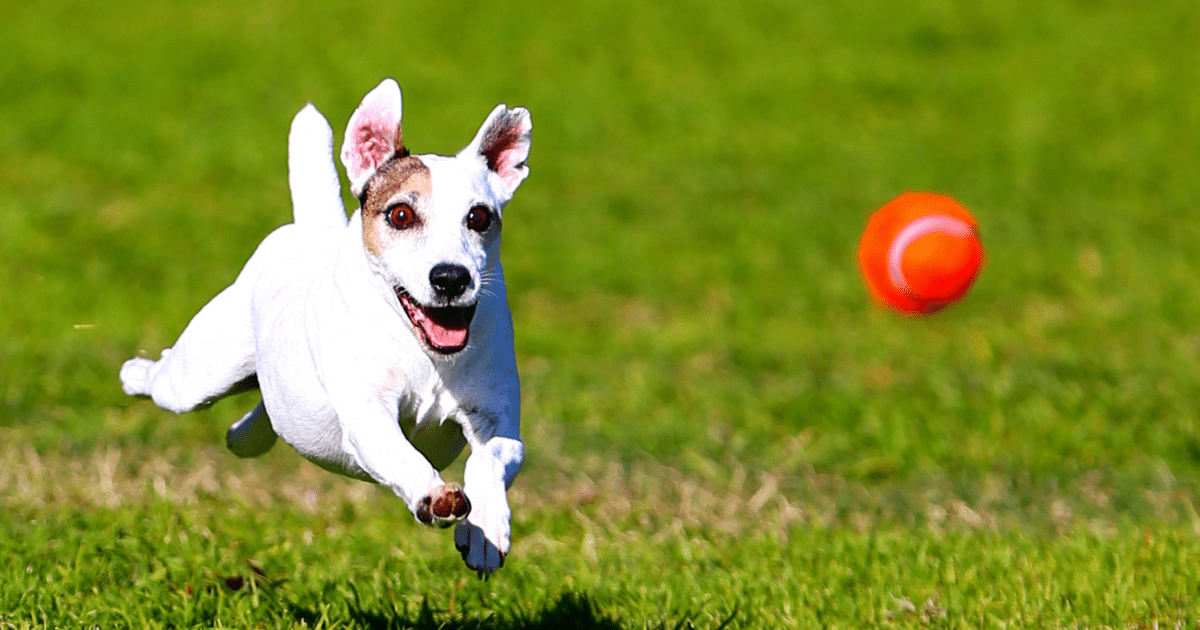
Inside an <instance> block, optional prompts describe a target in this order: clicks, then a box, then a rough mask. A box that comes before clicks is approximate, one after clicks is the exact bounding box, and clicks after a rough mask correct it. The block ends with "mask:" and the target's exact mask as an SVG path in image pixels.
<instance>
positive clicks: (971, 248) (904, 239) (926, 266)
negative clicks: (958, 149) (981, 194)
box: [858, 192, 984, 315]
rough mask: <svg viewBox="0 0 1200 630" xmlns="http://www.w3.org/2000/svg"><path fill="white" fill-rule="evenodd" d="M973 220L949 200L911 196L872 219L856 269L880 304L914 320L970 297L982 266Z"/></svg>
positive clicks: (929, 195) (928, 195)
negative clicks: (969, 293) (970, 290)
mask: <svg viewBox="0 0 1200 630" xmlns="http://www.w3.org/2000/svg"><path fill="white" fill-rule="evenodd" d="M983 259H984V256H983V243H981V242H980V240H979V226H978V224H977V223H976V222H975V217H973V216H971V213H970V212H968V211H967V209H966V208H963V207H962V206H961V205H959V204H958V202H957V201H955V200H953V199H951V198H950V197H947V196H945V195H937V194H933V193H917V192H907V193H904V194H902V195H900V196H899V197H896V198H895V199H893V200H891V201H889V202H888V203H887V204H885V205H884V206H883V207H882V208H880V209H879V210H878V211H876V212H875V214H873V215H871V218H870V220H869V221H867V228H866V230H864V231H863V236H862V241H861V242H860V243H859V245H858V267H859V271H861V272H862V277H863V280H864V281H865V282H866V284H867V289H868V291H870V293H871V297H873V298H874V299H875V300H876V301H878V302H880V303H883V304H887V305H888V306H891V307H892V308H894V309H896V310H898V311H900V312H902V313H907V314H910V315H925V314H928V313H933V312H934V311H938V310H941V309H942V308H944V307H946V306H948V305H949V304H952V303H954V302H955V301H957V300H959V299H960V298H962V296H964V295H966V293H967V290H968V289H970V288H971V285H972V284H973V283H974V282H975V278H976V277H977V276H978V275H979V270H980V269H981V268H982V267H983Z"/></svg>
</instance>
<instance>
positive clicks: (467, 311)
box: [120, 79, 533, 578]
mask: <svg viewBox="0 0 1200 630" xmlns="http://www.w3.org/2000/svg"><path fill="white" fill-rule="evenodd" d="M401 112H402V108H401V95H400V87H399V85H397V83H396V82H395V81H394V80H392V79H386V80H384V81H383V82H382V83H380V84H379V86H377V87H376V88H375V89H373V90H372V91H371V92H370V93H368V94H367V95H366V96H365V97H364V98H363V100H362V103H361V104H360V105H359V106H358V108H357V109H356V110H355V112H354V114H353V116H352V117H351V118H350V122H349V124H348V125H347V127H346V136H345V139H344V141H343V145H342V151H341V161H342V164H343V165H344V166H345V168H346V174H347V177H348V179H349V181H350V188H351V191H352V192H353V193H354V195H355V196H356V197H357V198H358V200H359V203H360V207H359V209H357V210H356V211H355V212H354V214H353V215H352V216H351V217H350V218H349V220H347V217H346V211H345V208H344V206H343V205H342V196H341V183H340V180H339V179H338V174H337V170H336V167H335V165H334V162H333V132H332V130H331V129H330V127H329V123H328V122H327V121H326V120H325V118H324V116H322V115H321V113H320V112H319V111H317V109H316V108H315V107H313V105H312V104H311V103H310V104H308V105H307V106H306V107H304V108H303V109H302V110H300V112H299V113H298V114H296V116H295V118H294V119H293V121H292V126H291V131H290V133H289V136H288V171H289V173H288V179H289V185H290V188H291V194H292V205H293V216H294V222H293V223H291V224H288V225H284V226H282V227H280V228H278V229H276V230H275V231H274V232H272V233H270V234H269V235H268V236H267V237H266V238H265V239H264V240H263V241H262V243H261V244H260V245H259V246H258V248H257V249H256V250H255V252H254V254H253V255H252V256H251V257H250V259H249V261H248V262H247V263H246V265H245V267H244V268H243V269H242V271H241V273H240V274H238V276H237V278H236V280H234V282H233V284H232V285H230V286H229V287H227V288H226V289H225V290H223V291H221V292H220V293H219V294H218V295H217V296H216V297H214V298H213V299H212V300H211V301H210V302H208V304H206V305H205V306H204V307H203V308H202V309H200V311H199V312H198V313H197V314H196V315H195V317H193V318H192V320H191V322H190V323H189V324H188V325H187V327H186V328H185V329H184V331H183V333H182V334H181V335H180V336H179V339H178V340H177V341H176V342H175V345H174V346H172V347H171V348H167V349H165V350H163V351H162V355H161V358H160V359H159V360H157V361H153V360H150V359H149V358H146V357H140V356H139V357H135V358H132V359H130V360H128V361H126V362H125V363H124V365H122V367H121V371H120V379H121V383H122V387H123V389H124V391H125V393H127V394H129V395H131V396H139V397H149V398H151V399H152V400H153V401H154V403H155V404H157V405H158V406H159V407H162V408H164V409H167V410H169V411H172V412H175V413H184V412H188V411H191V410H193V409H196V408H198V407H204V406H207V405H210V404H212V403H213V402H215V401H216V400H217V399H220V398H222V397H224V396H228V395H230V394H233V393H236V392H241V391H247V390H251V389H254V388H257V389H259V390H260V392H261V394H262V402H261V403H260V404H259V405H258V406H257V407H256V408H255V409H254V410H253V411H251V412H250V413H248V414H246V415H245V416H244V417H243V418H242V419H240V420H239V421H237V422H236V423H234V424H233V426H231V427H230V428H229V432H228V434H227V437H226V443H227V446H228V447H229V449H230V450H232V451H233V452H234V453H235V454H237V455H238V456H241V457H254V456H258V455H261V454H263V453H265V452H266V451H267V450H269V449H270V448H271V446H272V445H274V443H275V441H276V439H277V437H281V438H283V440H284V441H285V442H287V443H288V444H289V445H291V446H292V448H294V449H295V450H296V451H298V452H299V453H300V454H301V455H303V456H304V457H305V458H307V459H309V460H310V461H312V462H314V463H315V464H317V465H318V466H320V467H322V468H325V469H328V470H330V471H333V472H336V473H340V474H343V475H347V476H349V477H353V478H356V479H362V480H365V481H370V482H376V483H380V484H383V485H385V486H387V487H388V488H390V489H391V490H393V491H394V492H395V493H396V495H397V496H399V497H400V498H401V499H402V500H403V501H404V502H405V504H406V505H407V506H408V509H409V511H410V512H412V514H413V516H414V517H415V518H416V520H417V521H419V522H421V523H424V524H427V525H433V526H439V527H449V526H452V525H453V526H455V531H454V542H455V545H456V547H457V548H458V550H459V551H460V552H461V554H462V556H463V560H464V561H465V562H466V564H467V566H468V567H470V568H471V569H472V570H474V571H476V572H477V573H478V575H479V577H481V578H485V577H487V576H489V575H490V574H491V573H492V572H493V571H495V570H496V569H498V568H499V567H501V566H502V565H503V564H504V559H505V556H506V554H507V553H508V552H509V549H510V546H511V542H510V535H511V529H510V524H509V521H510V518H511V511H510V508H509V504H508V498H507V490H508V488H509V487H510V486H511V484H512V482H513V479H514V478H515V477H516V475H517V473H518V471H520V469H521V464H522V462H523V461H524V444H523V442H522V441H521V437H520V409H521V393H520V383H519V379H518V376H517V364H516V357H515V353H514V349H513V325H512V314H511V313H510V311H509V308H508V297H507V291H506V288H505V283H504V270H503V269H502V268H501V266H500V231H501V225H502V223H503V209H504V206H505V204H506V203H508V201H509V200H510V199H512V197H513V193H514V192H516V190H517V187H518V186H520V184H521V182H522V181H524V180H525V178H526V177H527V176H528V174H529V166H528V164H527V160H528V156H529V147H530V141H531V134H532V130H533V124H532V121H531V119H530V116H529V112H528V111H527V110H526V109H524V108H513V109H510V108H508V107H506V106H505V105H503V104H502V105H499V106H497V107H496V108H495V109H494V110H492V112H491V114H490V115H489V116H488V117H487V119H486V120H485V121H484V123H483V126H482V127H480V129H479V131H478V133H476V134H475V138H474V139H473V140H472V141H471V143H470V144H468V145H467V146H466V148H464V149H463V150H462V151H460V152H459V153H458V154H457V155H454V156H452V157H451V156H441V155H433V154H423V155H413V154H410V153H409V151H408V150H407V149H406V148H405V147H404V144H403V142H402V139H401ZM468 445H469V446H470V449H471V450H470V455H469V456H468V457H467V460H466V465H465V468H464V472H463V485H462V486H459V485H458V484H455V483H445V482H443V480H442V478H441V476H440V475H439V472H438V471H440V470H443V469H444V468H445V467H446V466H448V465H450V463H451V462H453V461H454V460H455V459H456V458H457V457H458V455H459V454H460V453H461V452H462V450H463V448H464V447H465V446H468Z"/></svg>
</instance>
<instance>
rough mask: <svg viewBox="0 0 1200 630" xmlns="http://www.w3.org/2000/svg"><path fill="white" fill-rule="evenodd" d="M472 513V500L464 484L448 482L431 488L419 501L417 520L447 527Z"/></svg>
mask: <svg viewBox="0 0 1200 630" xmlns="http://www.w3.org/2000/svg"><path fill="white" fill-rule="evenodd" d="M470 513H471V501H470V500H469V499H467V493H466V492H463V489H462V486H460V485H458V484H456V483H448V484H445V485H441V486H438V487H436V488H434V489H433V490H431V491H430V492H429V494H427V495H425V496H424V497H421V500H420V501H419V502H418V503H417V520H418V521H421V522H422V523H425V524H426V525H435V526H437V527H441V528H443V529H444V528H446V527H450V526H451V525H453V524H455V523H457V522H459V521H461V520H463V519H464V518H466V517H467V515H468V514H470Z"/></svg>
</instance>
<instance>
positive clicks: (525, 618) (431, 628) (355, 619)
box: [292, 593, 737, 630]
mask: <svg viewBox="0 0 1200 630" xmlns="http://www.w3.org/2000/svg"><path fill="white" fill-rule="evenodd" d="M292 612H293V613H294V614H295V617H296V620H297V621H303V622H305V623H306V624H307V625H309V626H313V627H316V626H317V625H318V624H319V623H320V622H321V621H328V620H323V619H322V618H321V616H320V615H319V614H317V613H315V612H313V611H311V610H304V609H297V608H293V610H292ZM349 613H350V614H349V617H350V618H349V619H347V620H346V621H350V622H352V625H353V626H355V627H361V628H371V629H372V630H393V629H395V630H400V629H413V630H465V629H466V628H472V629H475V628H480V627H487V628H495V629H498V630H550V629H553V628H575V629H578V630H626V626H622V625H621V624H619V623H617V622H616V621H614V620H613V619H610V618H608V617H605V616H604V615H603V614H601V613H599V612H598V611H597V610H596V609H595V608H594V607H593V606H592V602H591V600H589V599H588V597H587V595H582V594H579V593H567V594H565V595H562V596H561V597H559V598H558V600H557V601H556V602H554V604H552V605H550V606H547V607H546V608H545V609H543V610H541V611H538V612H536V613H534V614H532V615H523V614H520V613H517V614H515V615H512V616H508V617H505V616H493V617H487V618H484V619H462V618H460V619H445V620H442V621H439V620H437V619H436V618H435V616H434V613H433V610H431V609H430V608H429V604H428V603H427V602H425V603H422V605H421V609H420V610H419V611H418V612H417V614H416V616H409V615H407V614H396V615H387V614H380V613H377V612H371V611H365V610H362V609H360V608H358V607H356V606H352V607H351V609H350V611H349ZM736 615H737V612H736V611H735V612H734V614H733V615H731V616H730V617H729V618H728V619H726V620H725V622H724V623H722V624H721V625H720V627H719V628H718V630H721V629H722V628H725V627H727V626H728V625H729V624H730V622H732V621H733V619H734V617H735V616H736ZM630 627H632V626H630ZM637 627H639V628H642V627H651V626H643V625H641V624H639V625H638V626H637ZM659 627H660V628H662V629H663V630H666V629H667V628H668V626H667V625H666V624H662V625H661V626H659ZM692 628H693V626H692V623H691V621H690V620H686V619H685V620H683V621H680V622H679V623H677V624H675V625H672V626H670V629H671V630H685V629H686V630H691V629H692Z"/></svg>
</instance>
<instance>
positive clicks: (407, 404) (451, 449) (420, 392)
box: [398, 377, 468, 470]
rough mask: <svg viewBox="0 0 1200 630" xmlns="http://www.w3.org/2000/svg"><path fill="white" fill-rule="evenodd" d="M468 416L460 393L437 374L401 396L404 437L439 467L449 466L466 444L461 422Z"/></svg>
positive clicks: (401, 422) (400, 416)
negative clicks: (406, 394)
mask: <svg viewBox="0 0 1200 630" xmlns="http://www.w3.org/2000/svg"><path fill="white" fill-rule="evenodd" d="M467 415H468V412H467V411H466V410H464V409H463V407H462V405H461V402H460V400H459V398H458V396H456V395H455V393H454V392H453V391H452V390H451V389H450V388H448V387H447V386H446V384H445V383H444V382H443V381H442V380H441V379H440V378H437V377H431V378H429V379H428V380H427V381H426V382H425V383H423V384H422V386H420V387H417V388H414V389H413V391H412V392H410V394H409V396H407V397H402V398H401V400H400V409H399V414H398V416H399V419H400V429H401V430H402V431H403V432H404V436H405V437H407V438H408V441H409V442H410V443H412V445H413V446H414V447H416V448H417V450H419V451H421V453H422V454H424V455H425V457H426V458H427V459H428V460H429V463H431V464H433V466H434V468H436V469H438V470H442V469H444V468H446V467H447V466H449V465H450V464H451V463H452V462H453V461H454V459H455V458H456V457H458V455H459V453H461V452H462V450H463V447H465V446H466V444H467V440H466V438H465V437H464V436H463V431H462V425H461V424H460V423H461V422H462V421H463V420H464V419H465V418H466V417H467Z"/></svg>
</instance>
